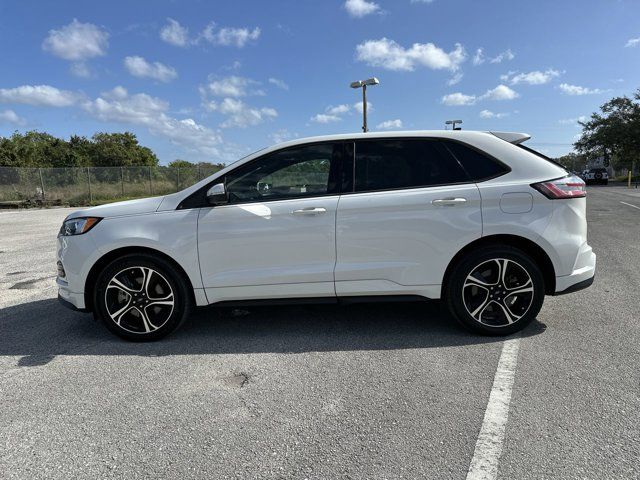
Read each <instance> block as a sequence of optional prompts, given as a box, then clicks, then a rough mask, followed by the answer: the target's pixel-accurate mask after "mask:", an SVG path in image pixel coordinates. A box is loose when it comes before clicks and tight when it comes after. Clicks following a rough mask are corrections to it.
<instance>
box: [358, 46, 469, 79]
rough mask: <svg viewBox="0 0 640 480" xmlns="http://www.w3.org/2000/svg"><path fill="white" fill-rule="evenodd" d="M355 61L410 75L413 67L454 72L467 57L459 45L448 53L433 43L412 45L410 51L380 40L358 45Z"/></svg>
mask: <svg viewBox="0 0 640 480" xmlns="http://www.w3.org/2000/svg"><path fill="white" fill-rule="evenodd" d="M356 58H357V60H359V61H361V62H366V63H367V64H369V65H371V66H374V67H382V68H386V69H388V70H405V71H412V70H414V69H415V68H416V66H423V67H427V68H431V69H433V70H442V69H447V70H451V71H456V70H458V68H460V64H462V62H464V61H465V59H466V58H467V55H466V53H465V50H464V47H463V46H462V45H461V44H459V43H456V45H455V48H454V49H453V50H452V51H450V52H449V53H447V52H445V51H444V50H442V49H441V48H439V47H436V46H435V45H434V44H433V43H414V44H413V45H412V46H411V47H410V48H404V47H402V46H401V45H399V44H398V43H396V42H395V41H393V40H390V39H388V38H381V39H380V40H367V41H365V42H363V43H361V44H359V45H358V46H357V47H356Z"/></svg>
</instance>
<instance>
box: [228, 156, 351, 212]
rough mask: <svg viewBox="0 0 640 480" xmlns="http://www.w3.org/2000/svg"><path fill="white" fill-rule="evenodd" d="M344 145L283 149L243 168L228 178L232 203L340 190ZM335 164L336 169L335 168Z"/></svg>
mask: <svg viewBox="0 0 640 480" xmlns="http://www.w3.org/2000/svg"><path fill="white" fill-rule="evenodd" d="M341 148H342V146H341V145H340V144H317V145H305V146H301V147H294V148H290V149H286V150H281V151H278V152H275V153H272V154H269V155H266V156H265V157H263V158H260V159H258V160H256V161H253V162H250V163H249V164H247V165H243V166H241V167H239V168H237V169H236V170H234V171H233V172H231V173H229V174H228V175H227V177H226V184H227V185H226V186H227V191H228V192H229V201H230V203H242V202H260V201H269V200H281V199H287V198H299V197H313V196H319V195H326V194H328V193H332V192H334V191H335V189H336V185H335V183H336V180H334V177H335V176H336V175H335V173H334V172H336V173H337V169H336V167H335V162H336V160H334V159H336V158H338V156H339V155H338V153H339V152H340V149H341ZM332 165H333V167H332Z"/></svg>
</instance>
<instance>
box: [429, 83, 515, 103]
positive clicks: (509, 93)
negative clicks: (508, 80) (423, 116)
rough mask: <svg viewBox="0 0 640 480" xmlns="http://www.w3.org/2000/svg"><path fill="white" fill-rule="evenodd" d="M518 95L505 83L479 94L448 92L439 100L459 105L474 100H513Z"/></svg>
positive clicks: (473, 101) (474, 101)
mask: <svg viewBox="0 0 640 480" xmlns="http://www.w3.org/2000/svg"><path fill="white" fill-rule="evenodd" d="M518 97H519V95H518V93H517V92H516V91H514V90H512V89H511V88H509V87H507V86H506V85H498V86H497V87H496V88H492V89H491V90H487V91H486V92H485V93H484V94H483V95H480V96H477V95H466V94H464V93H461V92H456V93H450V94H448V95H445V96H443V97H442V100H441V102H442V103H443V104H444V105H447V106H450V107H460V106H468V105H474V104H475V103H476V102H478V101H482V100H513V99H515V98H518Z"/></svg>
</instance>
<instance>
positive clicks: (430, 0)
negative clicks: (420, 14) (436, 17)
mask: <svg viewBox="0 0 640 480" xmlns="http://www.w3.org/2000/svg"><path fill="white" fill-rule="evenodd" d="M411 3H433V0H411Z"/></svg>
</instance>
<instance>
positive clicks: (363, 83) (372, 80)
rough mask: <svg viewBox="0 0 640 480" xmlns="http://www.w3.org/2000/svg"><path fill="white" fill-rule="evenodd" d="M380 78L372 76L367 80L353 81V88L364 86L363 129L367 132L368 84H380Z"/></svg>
mask: <svg viewBox="0 0 640 480" xmlns="http://www.w3.org/2000/svg"><path fill="white" fill-rule="evenodd" d="M379 83H380V80H378V79H377V78H376V77H371V78H368V79H366V80H358V81H357V82H351V88H362V131H363V132H364V133H367V132H368V131H369V129H368V128H367V85H378V84H379Z"/></svg>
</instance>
